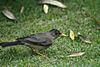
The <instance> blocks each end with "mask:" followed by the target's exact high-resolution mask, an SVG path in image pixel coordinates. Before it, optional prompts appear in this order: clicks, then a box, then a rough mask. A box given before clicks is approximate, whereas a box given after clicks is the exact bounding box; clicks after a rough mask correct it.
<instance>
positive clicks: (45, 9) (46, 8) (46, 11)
mask: <svg viewBox="0 0 100 67" xmlns="http://www.w3.org/2000/svg"><path fill="white" fill-rule="evenodd" d="M48 9H49V8H48V5H46V4H44V5H43V10H44V13H45V14H47V13H48Z"/></svg>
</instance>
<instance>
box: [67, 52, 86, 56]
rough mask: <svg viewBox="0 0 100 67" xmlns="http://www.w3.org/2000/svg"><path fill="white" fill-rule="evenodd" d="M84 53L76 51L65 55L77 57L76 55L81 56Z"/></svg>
mask: <svg viewBox="0 0 100 67" xmlns="http://www.w3.org/2000/svg"><path fill="white" fill-rule="evenodd" d="M84 54H85V52H78V53H73V54H71V55H68V56H67V57H77V56H82V55H84Z"/></svg>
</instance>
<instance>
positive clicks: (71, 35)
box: [70, 30, 75, 40]
mask: <svg viewBox="0 0 100 67" xmlns="http://www.w3.org/2000/svg"><path fill="white" fill-rule="evenodd" d="M70 38H71V40H74V39H75V35H74V32H73V31H72V30H70Z"/></svg>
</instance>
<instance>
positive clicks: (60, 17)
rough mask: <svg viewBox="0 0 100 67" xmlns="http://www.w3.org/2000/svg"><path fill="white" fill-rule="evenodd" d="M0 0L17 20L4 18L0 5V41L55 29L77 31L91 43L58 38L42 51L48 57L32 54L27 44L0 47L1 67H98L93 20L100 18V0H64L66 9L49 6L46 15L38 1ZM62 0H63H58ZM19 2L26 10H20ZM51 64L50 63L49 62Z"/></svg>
mask: <svg viewBox="0 0 100 67" xmlns="http://www.w3.org/2000/svg"><path fill="white" fill-rule="evenodd" d="M7 1H8V0H1V1H0V5H1V6H6V4H7V5H8V6H9V7H10V10H12V12H13V13H14V14H15V15H16V17H17V21H12V20H9V19H7V18H6V17H4V16H3V14H2V13H1V10H2V7H1V6H0V42H5V41H13V40H14V39H16V38H18V37H22V36H26V35H30V34H34V33H38V32H45V31H48V30H50V29H52V28H57V29H59V30H61V31H62V32H65V33H67V34H68V32H69V30H70V29H71V30H73V31H74V32H75V33H77V32H80V33H81V34H82V35H86V36H88V37H89V38H90V39H91V42H92V44H86V43H83V42H80V41H76V40H75V41H71V40H70V38H69V37H64V38H58V39H56V40H55V42H54V43H53V45H52V46H51V47H50V48H48V49H46V50H45V51H42V52H41V53H43V54H44V55H46V56H48V57H49V60H50V61H48V59H45V58H44V57H42V56H38V55H35V54H34V53H32V51H31V49H30V48H28V47H26V46H14V47H7V48H4V49H2V50H0V67H7V65H8V66H9V67H14V66H15V67H99V66H100V30H97V29H96V26H97V25H96V23H95V21H94V20H93V19H92V18H91V17H90V16H89V15H88V13H90V14H91V15H93V16H95V17H96V19H97V20H99V21H100V0H63V2H64V4H66V6H67V8H66V9H61V8H58V7H55V6H50V7H49V13H48V14H47V15H46V14H44V12H43V10H42V5H39V4H37V0H23V1H22V2H21V0H9V1H8V2H7ZM60 1H62V0H60ZM21 3H22V4H23V5H24V7H25V10H24V12H23V14H20V13H19V10H20V5H21ZM82 51H83V52H85V54H84V55H83V56H81V57H74V58H68V57H67V56H68V55H69V54H71V53H73V52H82ZM51 63H52V64H51Z"/></svg>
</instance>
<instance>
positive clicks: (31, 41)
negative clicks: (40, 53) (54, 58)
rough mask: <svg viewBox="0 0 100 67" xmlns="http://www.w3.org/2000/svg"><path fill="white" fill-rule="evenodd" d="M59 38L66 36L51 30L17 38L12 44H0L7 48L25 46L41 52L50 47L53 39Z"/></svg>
mask: <svg viewBox="0 0 100 67" xmlns="http://www.w3.org/2000/svg"><path fill="white" fill-rule="evenodd" d="M59 36H66V35H65V34H64V33H61V32H60V31H59V30H57V29H52V30H50V31H48V32H43V33H37V34H32V35H29V36H25V37H21V38H17V39H16V40H15V41H13V42H1V43H0V46H1V47H9V46H16V45H25V46H28V47H30V48H32V49H35V50H42V49H45V48H48V47H50V46H51V45H52V43H53V41H54V39H56V38H58V37H59Z"/></svg>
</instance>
